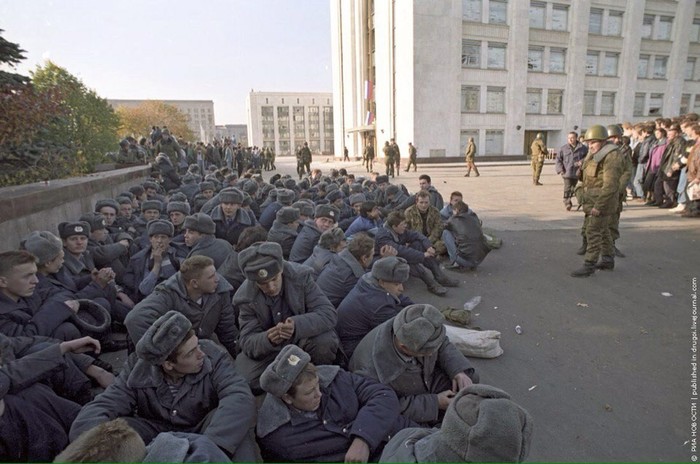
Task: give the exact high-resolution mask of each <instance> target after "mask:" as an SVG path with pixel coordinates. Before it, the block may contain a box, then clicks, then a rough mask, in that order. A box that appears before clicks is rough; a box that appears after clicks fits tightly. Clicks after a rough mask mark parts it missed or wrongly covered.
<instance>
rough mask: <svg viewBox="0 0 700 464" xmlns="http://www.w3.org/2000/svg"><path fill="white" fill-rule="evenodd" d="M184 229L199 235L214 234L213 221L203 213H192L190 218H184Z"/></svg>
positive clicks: (214, 226)
mask: <svg viewBox="0 0 700 464" xmlns="http://www.w3.org/2000/svg"><path fill="white" fill-rule="evenodd" d="M184 228H185V229H189V230H194V231H195V232H199V233H201V234H208V235H214V234H215V233H216V225H215V224H214V221H213V220H212V218H211V217H209V216H208V215H206V214H204V213H194V214H193V215H192V216H187V217H186V218H185V222H184Z"/></svg>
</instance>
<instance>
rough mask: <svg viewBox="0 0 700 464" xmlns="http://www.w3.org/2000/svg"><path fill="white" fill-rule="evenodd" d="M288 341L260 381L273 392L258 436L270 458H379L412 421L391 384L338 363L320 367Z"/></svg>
mask: <svg viewBox="0 0 700 464" xmlns="http://www.w3.org/2000/svg"><path fill="white" fill-rule="evenodd" d="M310 361H311V357H310V356H309V355H308V354H307V353H305V352H304V351H303V350H302V349H301V348H299V347H298V346H296V345H287V346H286V347H285V348H284V349H283V350H282V351H281V352H280V353H279V355H278V356H277V358H276V359H275V360H274V362H273V363H272V364H270V366H268V367H267V369H266V370H265V372H264V373H263V376H262V378H261V379H260V381H261V384H262V387H263V389H264V390H265V391H267V392H268V395H267V396H266V397H265V400H264V402H263V404H262V407H261V409H260V418H259V420H258V424H257V436H258V439H259V442H260V446H261V448H262V453H263V457H264V458H265V459H267V460H270V461H301V462H343V461H345V462H368V461H370V462H371V461H376V460H377V459H378V457H379V455H380V454H381V451H382V449H383V448H384V445H385V444H386V442H387V441H388V440H389V438H390V437H391V436H393V435H394V434H395V433H396V432H397V431H399V430H401V429H403V428H405V427H410V426H411V425H410V424H411V421H410V420H408V419H407V418H405V417H403V416H401V415H400V414H399V411H398V409H399V403H398V400H397V398H396V394H395V393H394V392H393V391H392V390H391V388H389V387H387V386H386V385H382V384H380V383H377V382H376V381H373V380H371V379H368V378H365V377H362V376H359V375H355V374H351V373H350V372H347V371H344V370H343V369H341V368H340V367H338V366H319V367H316V366H314V365H313V364H312V363H311V362H310Z"/></svg>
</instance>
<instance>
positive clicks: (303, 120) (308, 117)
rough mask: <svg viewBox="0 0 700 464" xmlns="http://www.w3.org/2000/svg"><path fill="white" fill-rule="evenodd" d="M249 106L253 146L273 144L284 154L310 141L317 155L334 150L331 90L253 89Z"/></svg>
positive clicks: (269, 145)
mask: <svg viewBox="0 0 700 464" xmlns="http://www.w3.org/2000/svg"><path fill="white" fill-rule="evenodd" d="M246 109H247V113H248V144H249V145H251V146H258V147H272V148H273V149H274V150H275V153H276V154H277V155H282V156H283V155H291V154H293V153H295V150H296V148H298V147H301V146H302V145H303V144H304V142H308V143H309V148H310V149H311V152H312V153H313V154H324V155H332V154H333V153H334V150H333V147H334V139H333V97H332V95H331V94H330V93H304V92H253V91H251V92H250V93H249V94H248V97H247V98H246ZM338 153H342V147H341V149H340V151H339V152H338Z"/></svg>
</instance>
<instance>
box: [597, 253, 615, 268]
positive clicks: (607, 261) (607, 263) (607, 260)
mask: <svg viewBox="0 0 700 464" xmlns="http://www.w3.org/2000/svg"><path fill="white" fill-rule="evenodd" d="M595 268H596V269H600V270H603V271H612V270H613V269H615V257H614V256H603V258H602V259H601V260H600V262H599V263H598V264H596V265H595Z"/></svg>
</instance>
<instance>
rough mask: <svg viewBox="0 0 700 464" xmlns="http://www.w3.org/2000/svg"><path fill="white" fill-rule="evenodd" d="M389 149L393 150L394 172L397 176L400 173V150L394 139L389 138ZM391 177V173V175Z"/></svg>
mask: <svg viewBox="0 0 700 464" xmlns="http://www.w3.org/2000/svg"><path fill="white" fill-rule="evenodd" d="M391 150H392V151H393V152H394V165H395V168H394V172H396V175H397V176H400V175H401V150H399V145H398V144H397V143H396V139H391ZM392 177H393V175H392Z"/></svg>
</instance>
